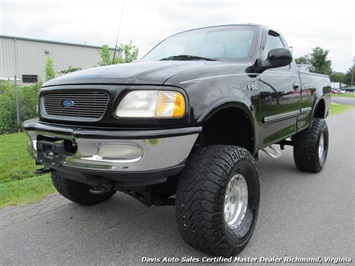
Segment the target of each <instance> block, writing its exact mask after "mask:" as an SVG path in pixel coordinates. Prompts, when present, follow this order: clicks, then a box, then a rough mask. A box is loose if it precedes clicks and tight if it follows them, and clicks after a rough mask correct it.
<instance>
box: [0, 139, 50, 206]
mask: <svg viewBox="0 0 355 266" xmlns="http://www.w3.org/2000/svg"><path fill="white" fill-rule="evenodd" d="M37 168H40V166H36V165H35V162H34V159H33V158H31V157H30V156H29V155H28V153H27V136H26V134H25V133H16V134H8V135H0V209H1V208H3V207H5V206H8V205H27V204H29V203H32V202H37V201H39V200H41V199H42V198H44V197H46V196H48V195H49V194H52V193H54V192H55V189H54V187H53V185H52V183H51V179H50V177H49V175H43V176H38V175H36V174H35V173H34V170H35V169H37Z"/></svg>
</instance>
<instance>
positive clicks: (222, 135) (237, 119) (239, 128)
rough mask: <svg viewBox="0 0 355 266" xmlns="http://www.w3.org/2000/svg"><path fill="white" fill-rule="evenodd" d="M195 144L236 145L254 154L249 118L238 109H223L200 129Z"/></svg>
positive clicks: (252, 134)
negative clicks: (200, 131)
mask: <svg viewBox="0 0 355 266" xmlns="http://www.w3.org/2000/svg"><path fill="white" fill-rule="evenodd" d="M202 128H203V129H202V133H201V134H200V136H199V138H198V140H197V144H200V145H222V144H223V145H236V146H240V147H243V148H246V149H247V150H249V151H250V152H251V153H252V154H253V152H254V130H253V126H252V123H251V118H250V117H249V116H248V115H247V114H246V113H245V112H244V111H243V110H242V109H239V108H225V109H223V110H220V111H218V112H217V113H215V114H214V115H212V116H211V117H210V118H209V119H208V120H207V121H206V122H205V123H204V124H203V127H202Z"/></svg>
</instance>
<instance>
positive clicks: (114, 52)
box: [112, 1, 126, 64]
mask: <svg viewBox="0 0 355 266" xmlns="http://www.w3.org/2000/svg"><path fill="white" fill-rule="evenodd" d="M125 3H126V1H123V5H122V11H121V17H120V22H119V24H118V31H117V38H116V43H115V48H114V50H113V57H112V64H114V62H115V58H116V50H117V43H118V36H119V34H120V30H121V24H122V17H123V11H124V7H125Z"/></svg>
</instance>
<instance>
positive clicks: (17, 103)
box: [0, 76, 41, 135]
mask: <svg viewBox="0 0 355 266" xmlns="http://www.w3.org/2000/svg"><path fill="white" fill-rule="evenodd" d="M23 78H24V77H22V79H23ZM26 78H28V79H29V80H25V81H27V82H26V83H30V84H31V85H27V84H26V86H24V85H20V84H19V83H18V79H17V78H16V76H14V79H13V80H11V81H10V80H8V81H3V80H0V135H3V134H9V133H15V132H21V131H22V129H21V125H22V123H23V122H24V121H25V120H27V119H30V118H34V117H37V116H38V115H37V110H38V106H37V105H38V90H39V88H40V86H41V83H39V82H37V83H33V82H35V80H31V79H30V77H25V79H26ZM29 81H30V82H29Z"/></svg>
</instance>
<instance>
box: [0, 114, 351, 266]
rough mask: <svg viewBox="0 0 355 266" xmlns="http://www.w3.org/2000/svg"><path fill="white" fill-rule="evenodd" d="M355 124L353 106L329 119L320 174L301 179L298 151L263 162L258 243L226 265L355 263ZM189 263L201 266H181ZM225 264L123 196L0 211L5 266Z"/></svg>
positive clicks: (166, 219) (58, 200)
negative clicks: (327, 143) (90, 204)
mask: <svg viewBox="0 0 355 266" xmlns="http://www.w3.org/2000/svg"><path fill="white" fill-rule="evenodd" d="M354 121H355V108H354V109H353V110H351V111H347V112H345V113H342V114H336V115H334V116H331V117H329V118H328V119H327V122H328V126H329V129H330V150H329V155H328V160H327V164H326V166H325V168H324V169H323V171H322V172H321V173H319V174H308V173H302V172H300V171H298V170H297V169H296V168H295V166H294V162H293V156H292V148H291V147H286V150H284V151H283V156H282V157H281V158H279V159H277V160H275V159H272V158H270V157H268V156H267V155H264V154H261V156H260V159H259V161H258V163H257V165H258V168H259V175H260V185H261V200H260V214H259V219H258V222H257V226H256V229H255V232H254V235H253V236H252V238H251V240H250V242H249V244H248V246H247V247H246V248H245V249H244V251H243V252H242V253H241V254H239V255H237V256H235V257H232V258H231V260H232V261H234V263H229V261H225V263H223V264H222V265H233V264H235V263H236V262H238V261H239V262H240V261H243V260H244V261H248V260H249V261H255V262H256V263H255V264H266V261H269V262H270V263H267V264H276V263H277V262H280V263H281V264H282V265H283V264H289V265H291V264H294V265H310V264H312V263H310V264H305V263H302V262H307V261H308V262H309V261H311V260H312V261H314V264H316V262H317V261H318V262H319V260H320V261H321V262H323V264H335V263H336V262H338V261H339V260H342V261H343V262H344V261H346V262H344V263H343V264H340V265H344V264H346V265H350V264H354V260H355V246H354V243H355V235H354V234H355V233H354V225H355V224H354V221H355V220H354V205H355V202H354V200H355V198H354V191H355V187H354V184H355V182H354V176H355V174H354V173H355V166H354V165H355V157H354V150H355V145H354V140H355V123H354ZM164 258H165V259H166V260H168V259H169V260H170V263H168V262H163V260H164ZM228 259H229V258H228ZM148 260H149V261H154V260H155V262H152V263H147V262H148ZM158 260H160V263H157V261H158ZM189 260H190V261H192V260H194V261H196V262H198V263H191V264H190V263H183V261H189ZM218 261H221V258H216V257H209V256H207V255H206V254H204V253H201V252H198V251H196V250H194V249H192V248H190V247H189V246H188V245H186V244H185V243H184V242H183V240H182V238H181V237H180V235H179V233H178V231H177V226H176V223H175V211H174V207H151V208H147V207H145V206H144V205H142V204H141V203H139V202H137V201H136V200H134V199H133V198H130V197H128V196H126V195H124V194H122V193H117V194H116V195H115V196H114V197H113V198H112V199H111V200H110V201H108V202H105V203H103V204H100V205H97V206H93V207H83V206H79V205H76V204H74V203H71V202H70V201H68V200H66V199H64V198H63V197H61V196H60V195H53V196H50V197H48V198H46V199H44V200H42V201H41V202H39V203H35V204H31V205H29V206H26V207H6V208H5V209H3V210H1V211H0V265H3V266H11V265H14V266H15V265H16V266H18V265H46V266H47V265H61V266H64V265H75V266H77V265H141V264H149V265H172V264H173V265H198V264H202V262H204V264H207V265H217V264H218V265H221V264H219V263H218ZM238 264H240V265H243V264H245V265H250V264H251V263H238Z"/></svg>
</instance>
